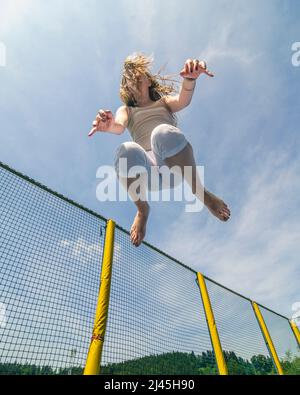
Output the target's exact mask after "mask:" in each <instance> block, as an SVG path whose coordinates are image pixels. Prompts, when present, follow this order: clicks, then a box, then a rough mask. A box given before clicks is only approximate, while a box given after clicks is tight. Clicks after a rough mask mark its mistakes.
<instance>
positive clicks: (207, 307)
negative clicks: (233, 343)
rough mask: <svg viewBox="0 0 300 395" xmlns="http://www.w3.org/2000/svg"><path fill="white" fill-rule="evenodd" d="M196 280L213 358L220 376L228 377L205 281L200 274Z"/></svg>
mask: <svg viewBox="0 0 300 395" xmlns="http://www.w3.org/2000/svg"><path fill="white" fill-rule="evenodd" d="M197 278H198V283H199V288H200V294H201V297H202V302H203V307H204V311H205V315H206V321H207V325H208V330H209V333H210V338H211V342H212V346H213V349H214V352H215V357H216V361H217V365H218V369H219V373H220V375H228V369H227V365H226V361H225V358H224V355H223V350H222V346H221V342H220V338H219V334H218V329H217V325H216V321H215V317H214V313H213V309H212V306H211V302H210V298H209V294H208V291H207V287H206V283H205V279H204V277H203V275H202V274H201V273H197Z"/></svg>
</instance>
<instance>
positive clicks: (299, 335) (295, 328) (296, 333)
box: [290, 320, 300, 347]
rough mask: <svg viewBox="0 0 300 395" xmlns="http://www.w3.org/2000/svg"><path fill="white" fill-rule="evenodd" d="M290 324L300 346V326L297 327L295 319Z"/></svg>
mask: <svg viewBox="0 0 300 395" xmlns="http://www.w3.org/2000/svg"><path fill="white" fill-rule="evenodd" d="M290 325H291V328H292V331H293V332H294V335H295V338H296V340H297V343H298V346H299V347H300V331H299V328H298V327H297V325H296V324H295V322H294V321H293V320H291V321H290Z"/></svg>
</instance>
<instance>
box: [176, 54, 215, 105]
mask: <svg viewBox="0 0 300 395" xmlns="http://www.w3.org/2000/svg"><path fill="white" fill-rule="evenodd" d="M201 74H206V75H208V76H209V77H214V74H213V73H212V72H210V71H209V70H207V66H206V62H204V61H203V60H202V61H199V60H198V59H194V60H192V59H188V60H187V61H186V62H185V65H184V68H183V69H182V70H181V72H180V75H181V77H183V81H182V85H181V89H180V93H179V102H180V103H182V104H185V106H188V105H189V104H190V102H191V100H192V97H193V93H194V89H195V86H196V80H197V78H198V77H199V76H200V75H201Z"/></svg>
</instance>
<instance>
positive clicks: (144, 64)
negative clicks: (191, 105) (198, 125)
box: [120, 52, 179, 125]
mask: <svg viewBox="0 0 300 395" xmlns="http://www.w3.org/2000/svg"><path fill="white" fill-rule="evenodd" d="M153 60H154V59H153V56H146V55H144V54H143V53H141V52H134V53H133V54H131V55H129V56H127V58H126V59H125V61H124V66H123V71H122V79H121V84H120V98H121V100H122V102H123V103H124V104H125V105H126V106H130V107H136V106H137V103H136V100H135V98H134V96H133V94H132V93H131V91H130V89H129V85H128V82H135V81H136V80H137V77H138V75H140V74H145V75H146V76H147V78H148V79H149V80H150V82H151V86H150V87H149V96H150V99H151V100H153V101H157V100H159V99H160V98H161V97H162V96H165V95H168V94H170V93H173V92H175V93H178V90H177V87H176V86H175V85H174V84H173V82H176V83H178V82H179V81H176V80H172V79H170V78H169V77H172V76H173V75H176V74H171V75H166V76H161V75H160V72H161V71H162V69H163V68H161V69H160V70H159V71H158V73H157V74H152V73H151V72H150V70H149V68H150V66H151V65H152V63H153ZM159 80H160V81H161V82H159ZM166 81H170V82H171V85H166V84H165V82H166ZM166 107H167V108H168V110H169V112H170V113H171V115H172V118H173V119H174V121H175V123H176V125H177V117H176V115H175V114H174V113H172V112H171V110H170V108H169V107H168V106H167V105H166Z"/></svg>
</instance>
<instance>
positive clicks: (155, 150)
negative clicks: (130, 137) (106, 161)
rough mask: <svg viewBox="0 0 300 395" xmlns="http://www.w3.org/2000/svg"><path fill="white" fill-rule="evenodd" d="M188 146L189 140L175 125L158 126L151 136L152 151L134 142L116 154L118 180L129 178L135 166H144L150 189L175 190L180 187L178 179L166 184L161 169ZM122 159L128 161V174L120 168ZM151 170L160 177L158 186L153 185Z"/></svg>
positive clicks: (124, 144)
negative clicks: (167, 161) (129, 172)
mask: <svg viewBox="0 0 300 395" xmlns="http://www.w3.org/2000/svg"><path fill="white" fill-rule="evenodd" d="M187 144H188V140H187V139H186V137H185V136H184V134H183V133H182V132H181V130H180V129H179V128H177V127H175V126H173V125H169V124H160V125H158V126H156V127H155V128H154V129H153V131H152V134H151V150H150V151H146V150H145V149H144V148H143V147H141V146H140V145H139V144H137V143H136V142H134V141H126V142H125V143H122V144H121V145H120V146H119V147H118V149H117V151H116V154H115V158H114V166H115V171H116V174H117V177H118V179H120V177H121V178H126V177H128V171H129V169H130V168H131V167H133V166H137V165H138V166H143V167H144V169H145V170H144V171H141V172H140V173H144V172H147V173H148V177H147V181H148V189H149V190H161V189H164V188H174V187H176V186H177V185H178V183H177V182H176V177H173V176H171V177H170V182H169V181H168V183H165V182H164V180H165V178H164V177H162V174H161V171H160V168H161V166H166V163H165V162H164V160H165V159H166V158H169V157H170V156H173V155H176V154H178V152H180V151H182V150H183V148H184V147H185V146H186V145H187ZM120 158H126V159H127V172H126V169H122V166H119V160H120ZM151 169H152V172H156V174H157V176H158V180H159V182H158V184H155V185H154V184H153V183H151Z"/></svg>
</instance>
